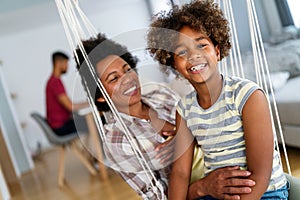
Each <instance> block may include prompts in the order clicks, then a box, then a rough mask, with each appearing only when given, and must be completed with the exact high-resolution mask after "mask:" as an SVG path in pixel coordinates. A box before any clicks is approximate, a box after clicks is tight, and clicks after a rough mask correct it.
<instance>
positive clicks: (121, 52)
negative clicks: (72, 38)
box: [75, 33, 138, 111]
mask: <svg viewBox="0 0 300 200" xmlns="http://www.w3.org/2000/svg"><path fill="white" fill-rule="evenodd" d="M82 44H83V48H84V51H85V52H86V54H87V55H88V59H89V61H90V63H91V65H92V67H93V69H94V70H95V71H96V66H97V63H98V62H100V61H101V60H103V59H105V58H106V57H108V56H110V55H116V56H120V58H122V59H123V60H125V61H126V62H127V63H128V64H129V65H130V67H131V68H132V69H135V68H136V64H137V62H138V59H137V57H136V56H133V55H132V54H131V53H130V52H129V51H128V49H127V47H126V46H123V45H121V44H119V43H116V42H115V41H113V40H111V39H108V38H107V37H106V36H105V35H104V34H102V33H99V34H98V35H97V36H96V37H91V38H89V39H87V40H83V41H82ZM76 55H77V57H76V56H75V61H76V64H77V69H78V70H79V74H80V75H81V77H82V78H83V79H84V80H85V81H86V84H87V87H88V89H89V90H90V92H91V94H92V95H93V96H94V103H95V105H96V106H97V108H98V110H99V111H108V110H109V106H108V104H107V103H106V102H98V101H97V99H98V98H100V97H103V95H102V93H101V92H100V89H99V88H98V87H97V83H96V81H95V80H94V77H93V75H92V74H91V73H90V70H89V69H88V65H87V62H86V61H85V59H84V55H83V52H82V51H81V49H80V48H79V47H78V48H77V49H76Z"/></svg>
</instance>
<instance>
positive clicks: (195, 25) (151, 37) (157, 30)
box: [147, 0, 231, 73]
mask: <svg viewBox="0 0 300 200" xmlns="http://www.w3.org/2000/svg"><path fill="white" fill-rule="evenodd" d="M183 26H189V27H191V28H192V29H194V30H196V31H200V32H203V33H205V34H207V35H208V36H209V38H210V39H211V40H212V42H213V44H214V45H219V47H220V59H223V58H224V57H226V56H227V55H228V54H229V50H230V48H231V43H230V33H229V30H230V29H229V26H228V21H227V20H226V19H225V17H224V15H223V12H222V10H221V9H220V8H219V7H218V5H217V4H216V3H214V2H213V0H194V1H192V2H191V3H189V4H185V5H183V6H182V7H181V8H179V7H178V6H174V7H173V8H172V9H171V10H170V11H169V12H165V11H163V12H160V13H158V14H156V15H155V16H154V21H152V23H151V24H150V29H149V31H148V34H147V43H148V44H147V50H148V51H149V53H150V55H151V56H152V57H153V58H154V59H155V60H157V61H158V62H159V63H160V64H161V65H162V70H163V71H164V72H166V73H168V67H163V66H171V67H172V68H173V69H174V66H173V62H174V53H173V52H174V47H175V45H176V44H175V42H174V41H176V40H177V37H178V36H179V31H180V29H181V28H182V27H183Z"/></svg>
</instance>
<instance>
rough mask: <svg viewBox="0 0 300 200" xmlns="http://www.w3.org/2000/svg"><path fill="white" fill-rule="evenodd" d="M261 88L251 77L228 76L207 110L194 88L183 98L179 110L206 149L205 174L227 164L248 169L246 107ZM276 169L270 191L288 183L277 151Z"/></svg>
mask: <svg viewBox="0 0 300 200" xmlns="http://www.w3.org/2000/svg"><path fill="white" fill-rule="evenodd" d="M258 89H259V90H261V89H260V87H259V86H258V85H257V84H256V83H254V82H252V81H249V80H247V79H241V78H238V77H225V78H224V79H223V89H222V92H221V94H220V96H219V98H218V100H217V101H216V102H215V103H214V105H212V106H211V107H210V108H208V109H203V108H201V107H200V106H199V104H198V101H197V92H196V91H193V92H191V93H190V94H188V95H186V96H185V97H184V98H183V99H182V100H180V101H179V103H178V106H177V111H178V113H179V114H180V115H181V117H182V118H183V119H185V121H186V123H187V126H188V128H189V129H190V130H191V132H192V134H193V136H194V137H195V139H196V140H197V144H198V145H199V146H201V148H202V150H203V152H204V173H205V175H207V174H208V173H209V172H211V171H213V170H215V169H218V168H221V167H225V166H236V165H238V166H240V167H241V168H242V169H247V164H246V146H245V140H244V131H243V124H242V109H243V106H244V105H245V103H246V101H247V100H248V98H249V97H250V96H251V94H252V93H253V92H254V91H255V90H258ZM273 155H274V156H273V169H272V175H271V180H270V184H269V187H268V191H270V190H276V189H278V188H281V187H282V186H284V185H285V184H286V178H285V176H284V173H283V169H282V166H281V164H280V160H279V154H278V152H277V151H276V150H274V154H273Z"/></svg>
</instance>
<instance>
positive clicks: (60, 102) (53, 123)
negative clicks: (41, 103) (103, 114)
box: [46, 52, 88, 135]
mask: <svg viewBox="0 0 300 200" xmlns="http://www.w3.org/2000/svg"><path fill="white" fill-rule="evenodd" d="M68 61H69V57H68V56H67V55H66V54H64V53H62V52H55V53H53V54H52V63H53V70H52V74H51V76H50V78H49V80H48V82H47V86H46V109H47V111H46V113H47V114H46V115H47V117H46V118H47V121H48V123H49V125H50V127H51V128H52V129H53V130H54V132H55V133H56V134H57V135H68V134H71V133H74V132H76V127H75V122H74V119H73V117H72V111H77V110H79V109H81V108H85V107H88V103H87V102H82V103H72V101H71V99H70V98H69V97H68V95H67V93H66V90H65V87H64V84H63V82H62V80H61V79H60V78H61V75H63V74H65V73H66V72H67V70H68Z"/></svg>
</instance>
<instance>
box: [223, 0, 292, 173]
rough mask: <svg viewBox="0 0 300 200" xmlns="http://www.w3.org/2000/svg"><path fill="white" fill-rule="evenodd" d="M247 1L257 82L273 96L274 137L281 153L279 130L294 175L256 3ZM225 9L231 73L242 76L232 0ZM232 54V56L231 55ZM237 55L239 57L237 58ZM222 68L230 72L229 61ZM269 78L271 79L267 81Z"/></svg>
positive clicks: (225, 72)
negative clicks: (230, 46) (230, 37)
mask: <svg viewBox="0 0 300 200" xmlns="http://www.w3.org/2000/svg"><path fill="white" fill-rule="evenodd" d="M246 1H247V11H248V19H249V28H250V36H251V45H252V52H253V62H254V69H255V75H256V82H257V83H258V85H260V86H261V87H262V88H263V89H264V91H265V92H266V94H267V95H266V96H267V98H268V99H269V98H271V100H272V102H270V101H268V102H269V109H270V111H271V112H270V114H271V119H272V128H273V133H274V138H275V145H276V148H277V150H278V152H279V153H280V148H279V144H278V139H277V137H278V136H277V134H276V132H277V131H278V132H279V137H280V139H281V142H282V147H283V151H284V158H285V161H286V166H287V170H288V173H289V174H290V175H292V173H291V169H290V164H289V159H288V155H287V150H286V146H285V141H284V136H283V132H282V127H281V123H280V119H279V113H278V109H277V105H276V100H275V95H274V90H273V87H272V83H271V77H270V72H269V66H268V63H267V59H266V55H265V50H264V45H263V41H262V36H261V32H260V28H259V23H258V19H257V14H256V10H255V5H254V2H253V0H246ZM218 3H219V5H220V6H221V4H220V3H221V2H220V0H219V1H218ZM222 5H223V7H222V8H223V11H224V15H225V16H226V18H227V19H228V21H229V25H230V28H231V31H232V50H231V53H230V57H229V59H230V65H231V66H230V67H231V74H232V75H238V76H240V77H244V76H245V75H244V71H243V65H242V59H241V53H240V49H239V44H238V37H237V32H236V26H235V22H234V16H233V11H232V6H231V0H223V4H222ZM231 55H232V56H231ZM235 57H237V58H235ZM220 68H221V70H223V72H224V74H228V67H227V61H226V60H225V61H224V62H221V67H220ZM267 80H269V81H267ZM272 106H273V108H274V112H272ZM274 115H275V119H276V122H277V127H278V130H276V128H275V124H274V123H275V121H274ZM280 162H281V164H282V160H281V157H280Z"/></svg>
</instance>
